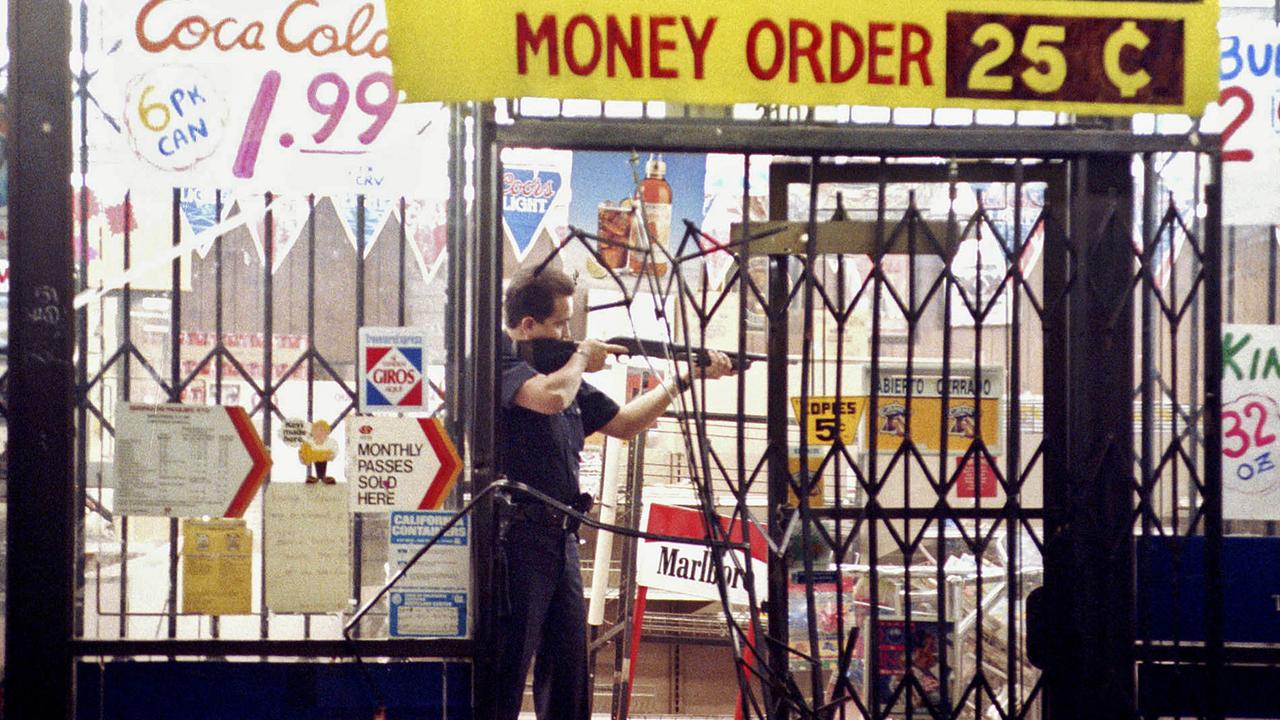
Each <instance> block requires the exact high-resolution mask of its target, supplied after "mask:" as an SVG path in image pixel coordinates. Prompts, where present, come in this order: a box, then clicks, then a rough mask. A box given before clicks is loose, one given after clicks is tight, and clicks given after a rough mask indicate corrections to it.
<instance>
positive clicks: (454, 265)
mask: <svg viewBox="0 0 1280 720" xmlns="http://www.w3.org/2000/svg"><path fill="white" fill-rule="evenodd" d="M465 122H466V115H465V111H464V110H463V106H462V105H461V104H455V105H453V106H452V107H451V108H450V111H449V211H448V214H447V216H446V217H447V218H448V223H449V225H448V233H449V235H448V238H449V239H448V245H447V246H446V248H445V253H446V259H445V262H446V263H447V272H448V277H447V278H446V281H447V289H446V291H445V311H444V318H445V320H444V323H445V340H446V343H445V357H446V360H445V378H444V393H445V410H446V412H445V427H446V428H448V430H449V435H450V436H451V437H452V438H453V442H454V444H455V445H457V447H458V453H459V454H460V455H463V456H465V455H466V443H465V442H464V439H465V438H464V437H463V435H464V432H463V428H465V427H466V416H465V409H466V403H465V402H464V399H465V397H466V396H465V393H466V390H465V389H464V388H463V384H464V381H463V378H465V377H466V372H465V369H464V368H463V362H464V361H465V359H466V349H467V325H466V319H467V316H466V307H467V301H466V299H467V295H466V293H467V289H468V288H467V275H466V270H467V200H466V191H467V159H466V151H467V135H466V127H465Z"/></svg>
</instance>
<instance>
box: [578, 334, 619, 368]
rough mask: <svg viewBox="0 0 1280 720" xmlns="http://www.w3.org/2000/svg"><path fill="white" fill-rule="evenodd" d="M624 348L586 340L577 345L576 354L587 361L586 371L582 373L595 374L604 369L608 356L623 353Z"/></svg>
mask: <svg viewBox="0 0 1280 720" xmlns="http://www.w3.org/2000/svg"><path fill="white" fill-rule="evenodd" d="M626 351H627V349H626V348H624V347H622V346H621V345H610V344H609V343H606V342H600V341H599V340H593V339H591V338H587V339H586V340H583V341H582V342H579V343H578V349H577V350H576V352H578V353H581V354H582V356H583V357H585V358H586V359H587V369H586V370H585V371H584V372H589V373H593V372H597V371H599V370H603V369H604V362H605V360H606V359H608V357H609V356H610V355H616V354H618V353H625V352H626Z"/></svg>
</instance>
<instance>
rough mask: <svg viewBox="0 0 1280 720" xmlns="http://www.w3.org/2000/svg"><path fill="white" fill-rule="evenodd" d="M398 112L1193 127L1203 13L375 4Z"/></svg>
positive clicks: (1206, 17)
mask: <svg viewBox="0 0 1280 720" xmlns="http://www.w3.org/2000/svg"><path fill="white" fill-rule="evenodd" d="M386 8H387V23H388V27H387V30H388V37H389V51H390V55H391V59H392V65H393V67H394V73H395V80H396V85H397V86H398V87H399V89H401V90H403V91H405V92H406V93H407V94H408V96H409V100H411V101H431V100H441V101H463V100H488V99H492V98H497V97H520V96H541V97H557V98H595V99H601V100H669V101H675V102H689V103H701V104H724V105H728V104H733V103H740V102H751V103H788V104H798V105H818V104H846V105H847V104H857V105H886V106H890V107H930V108H936V107H968V108H1014V109H1044V110H1055V111H1060V112H1080V113H1088V114H1094V115H1132V114H1134V113H1139V112H1166V113H1188V114H1191V115H1199V114H1200V113H1201V112H1203V110H1204V107H1205V105H1206V104H1207V103H1209V102H1213V101H1215V100H1216V99H1217V97H1218V35H1217V30H1216V23H1217V21H1218V0H1201V1H1199V2H1194V1H1193V2H1103V1H1100V0H1093V1H1078V2H1075V1H1067V0H1006V2H1001V3H999V7H998V8H994V7H993V5H992V3H991V2H989V0H911V2H890V1H889V0H868V1H866V2H844V3H831V2H821V1H820V0H792V2H789V3H776V2H772V1H771V0H703V1H701V2H697V3H690V2H686V1H684V0H646V1H645V2H643V3H642V2H630V3H626V2H614V3H602V2H598V1H597V2H588V1H587V0H530V1H529V2H522V3H509V2H503V1H501V0H469V1H468V2H450V3H444V2H425V3H424V2H421V0H386Z"/></svg>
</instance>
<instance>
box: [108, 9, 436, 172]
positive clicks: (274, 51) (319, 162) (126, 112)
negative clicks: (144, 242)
mask: <svg viewBox="0 0 1280 720" xmlns="http://www.w3.org/2000/svg"><path fill="white" fill-rule="evenodd" d="M103 22H104V23H106V25H107V27H105V28H104V29H103V31H102V33H103V35H104V36H105V37H107V38H111V37H118V38H120V44H121V51H120V52H119V53H117V54H116V55H114V56H113V57H112V59H111V62H110V63H106V64H105V67H104V77H103V79H102V80H100V81H99V82H100V85H99V87H100V88H106V87H109V86H110V85H112V84H113V83H114V84H116V87H118V88H119V91H118V94H119V102H120V105H118V106H117V108H118V109H117V111H116V112H118V114H119V115H120V116H123V117H124V119H125V123H124V126H125V127H124V129H125V132H124V133H123V136H124V137H126V138H127V140H128V143H129V147H130V149H131V150H132V155H133V156H134V157H136V158H137V160H138V161H139V162H138V163H136V164H135V167H136V170H137V171H138V173H139V174H141V175H142V176H143V178H147V176H148V175H151V176H154V175H155V174H156V173H160V174H161V176H162V177H161V178H151V179H155V180H157V181H159V182H165V181H173V182H174V184H181V185H183V186H193V185H205V186H211V187H231V188H240V189H249V190H254V191H261V190H271V191H274V192H276V193H285V192H289V191H302V192H321V193H333V192H351V191H353V190H355V189H359V190H360V191H362V192H376V193H382V194H385V195H386V196H388V197H391V196H399V195H404V194H408V195H413V194H415V193H416V192H418V191H419V190H420V187H421V180H422V178H423V177H424V175H425V173H424V172H423V170H422V167H423V166H424V165H426V164H428V163H429V162H431V161H433V160H439V161H440V163H441V169H442V170H443V163H444V158H445V157H446V155H445V153H447V143H446V140H445V136H444V133H445V132H446V128H447V122H445V121H444V111H443V110H442V109H441V108H440V107H439V106H435V107H431V106H422V105H415V106H401V105H400V102H399V100H400V92H399V91H398V90H397V88H396V86H395V83H394V82H393V81H392V78H391V62H390V60H389V59H388V58H387V54H386V48H387V38H386V19H385V17H384V14H383V10H382V4H381V3H375V2H368V1H364V2H360V1H357V0H324V2H323V3H321V2H317V1H316V0H253V1H251V0H216V1H215V0H184V1H182V2H179V1H178V0H121V5H120V7H119V8H118V12H117V11H116V8H115V6H113V12H111V13H105V14H104V15H103ZM100 92H102V94H103V95H104V96H105V95H109V94H111V93H109V92H106V91H105V90H101V91H100ZM113 114H114V113H113ZM433 127H435V128H436V129H434V130H432V131H431V132H424V130H426V129H429V128H433ZM107 154H110V153H109V152H108V153H107ZM424 156H427V157H424ZM406 157H414V158H420V160H419V161H417V162H405V158H406ZM140 179H142V178H140Z"/></svg>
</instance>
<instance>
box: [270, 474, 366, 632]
mask: <svg viewBox="0 0 1280 720" xmlns="http://www.w3.org/2000/svg"><path fill="white" fill-rule="evenodd" d="M263 524H264V528H265V532H264V538H263V553H264V554H265V562H266V571H267V578H266V605H267V608H268V609H270V610H271V611H272V612H277V613H286V612H293V613H324V612H340V611H343V610H346V609H348V606H349V602H350V597H351V540H350V537H351V536H350V515H349V514H348V512H347V489H346V488H345V487H343V486H342V484H338V485H323V484H303V483H273V484H271V485H269V486H267V494H266V503H265V508H264V517H263Z"/></svg>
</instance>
